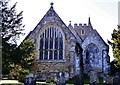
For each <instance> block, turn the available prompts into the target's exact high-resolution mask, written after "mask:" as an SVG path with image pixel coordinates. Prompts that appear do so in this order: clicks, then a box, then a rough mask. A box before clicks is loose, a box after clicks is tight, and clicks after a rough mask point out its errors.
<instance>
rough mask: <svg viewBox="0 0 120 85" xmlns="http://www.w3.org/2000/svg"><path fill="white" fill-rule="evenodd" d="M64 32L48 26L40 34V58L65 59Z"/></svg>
mask: <svg viewBox="0 0 120 85" xmlns="http://www.w3.org/2000/svg"><path fill="white" fill-rule="evenodd" d="M63 40H64V39H63V34H62V32H61V30H59V29H57V28H55V27H48V28H47V29H44V30H43V32H42V33H41V34H40V47H39V49H40V50H39V59H40V60H63V48H64V47H63V46H64V45H63Z"/></svg>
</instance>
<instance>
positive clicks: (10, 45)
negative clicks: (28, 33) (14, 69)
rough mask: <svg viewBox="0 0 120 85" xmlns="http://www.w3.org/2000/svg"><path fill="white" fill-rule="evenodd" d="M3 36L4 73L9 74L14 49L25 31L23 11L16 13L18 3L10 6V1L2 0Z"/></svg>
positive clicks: (0, 17)
mask: <svg viewBox="0 0 120 85" xmlns="http://www.w3.org/2000/svg"><path fill="white" fill-rule="evenodd" d="M0 3H1V5H2V7H1V16H0V19H1V22H0V24H1V31H2V33H1V36H2V71H3V72H2V73H3V75H5V74H8V73H9V70H10V69H11V68H10V64H11V63H12V62H13V60H14V57H15V56H14V51H15V49H16V48H17V39H19V38H20V35H21V34H24V33H22V32H23V30H24V29H23V27H24V25H22V19H23V17H22V11H21V12H20V13H18V14H17V13H16V10H15V7H16V3H15V4H14V5H13V6H12V7H9V6H8V3H9V1H6V0H1V1H0Z"/></svg>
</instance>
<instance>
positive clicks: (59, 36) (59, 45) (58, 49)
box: [57, 32, 60, 59]
mask: <svg viewBox="0 0 120 85" xmlns="http://www.w3.org/2000/svg"><path fill="white" fill-rule="evenodd" d="M59 43H60V33H59V32H58V50H57V54H58V56H57V57H58V59H60V56H59V50H60V45H59Z"/></svg>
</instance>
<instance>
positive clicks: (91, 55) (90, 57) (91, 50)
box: [86, 43, 99, 64]
mask: <svg viewBox="0 0 120 85" xmlns="http://www.w3.org/2000/svg"><path fill="white" fill-rule="evenodd" d="M98 51H99V50H98V47H97V46H96V45H95V44H93V43H91V44H89V45H88V47H87V49H86V63H87V64H98V63H99V62H96V59H98V56H97V54H98Z"/></svg>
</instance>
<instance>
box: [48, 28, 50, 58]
mask: <svg viewBox="0 0 120 85" xmlns="http://www.w3.org/2000/svg"><path fill="white" fill-rule="evenodd" d="M48 34H49V35H48V59H50V30H49V28H48Z"/></svg>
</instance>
